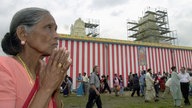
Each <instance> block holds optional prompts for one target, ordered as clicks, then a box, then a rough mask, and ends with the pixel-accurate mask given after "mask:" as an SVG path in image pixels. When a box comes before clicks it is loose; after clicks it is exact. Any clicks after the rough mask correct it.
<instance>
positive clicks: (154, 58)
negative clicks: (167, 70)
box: [153, 48, 157, 73]
mask: <svg viewBox="0 0 192 108" xmlns="http://www.w3.org/2000/svg"><path fill="white" fill-rule="evenodd" d="M153 60H154V61H153V65H154V70H155V73H157V66H156V65H157V60H156V52H155V48H153Z"/></svg>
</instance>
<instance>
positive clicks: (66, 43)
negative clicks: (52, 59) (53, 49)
mask: <svg viewBox="0 0 192 108" xmlns="http://www.w3.org/2000/svg"><path fill="white" fill-rule="evenodd" d="M64 47H65V48H66V49H67V50H68V41H66V40H65V46H64Z"/></svg>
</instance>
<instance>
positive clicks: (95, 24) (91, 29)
mask: <svg viewBox="0 0 192 108" xmlns="http://www.w3.org/2000/svg"><path fill="white" fill-rule="evenodd" d="M85 30H86V35H87V36H89V37H99V35H100V28H99V20H97V19H87V20H86V21H85Z"/></svg>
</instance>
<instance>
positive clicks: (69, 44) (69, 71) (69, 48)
mask: <svg viewBox="0 0 192 108" xmlns="http://www.w3.org/2000/svg"><path fill="white" fill-rule="evenodd" d="M65 41H67V40H65ZM67 44H68V47H67V49H68V51H69V52H70V53H71V41H69V40H68V43H67ZM70 58H71V57H70ZM71 59H72V58H71ZM72 62H73V60H72ZM70 73H71V68H69V69H68V71H67V75H69V76H70ZM70 77H71V78H72V76H70Z"/></svg>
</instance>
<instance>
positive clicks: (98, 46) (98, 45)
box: [96, 43, 103, 75]
mask: <svg viewBox="0 0 192 108" xmlns="http://www.w3.org/2000/svg"><path fill="white" fill-rule="evenodd" d="M96 45H97V48H98V52H96V53H97V54H98V66H100V44H99V43H97V44H96ZM100 67H101V66H100ZM102 67H103V66H102ZM102 70H103V69H102ZM102 72H103V71H102ZM100 75H101V72H100Z"/></svg>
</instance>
